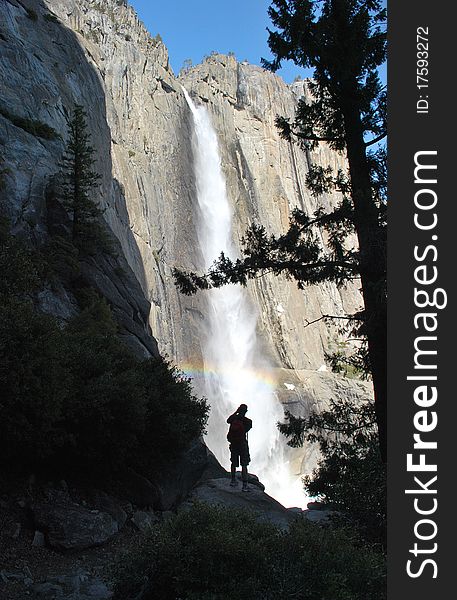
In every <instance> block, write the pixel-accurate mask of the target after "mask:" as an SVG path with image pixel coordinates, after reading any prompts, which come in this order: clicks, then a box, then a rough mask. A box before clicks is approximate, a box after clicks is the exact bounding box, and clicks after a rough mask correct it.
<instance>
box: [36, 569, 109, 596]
mask: <svg viewBox="0 0 457 600" xmlns="http://www.w3.org/2000/svg"><path fill="white" fill-rule="evenodd" d="M33 592H34V598H35V599H36V600H108V599H109V598H112V596H113V592H112V591H111V590H110V589H109V588H108V586H107V585H106V583H105V582H103V581H102V580H101V579H99V578H98V577H94V576H92V575H90V574H89V573H87V572H85V571H82V570H78V571H77V572H76V573H73V574H69V575H61V576H58V577H52V578H50V579H49V580H47V581H44V582H41V583H37V584H35V585H34V586H33Z"/></svg>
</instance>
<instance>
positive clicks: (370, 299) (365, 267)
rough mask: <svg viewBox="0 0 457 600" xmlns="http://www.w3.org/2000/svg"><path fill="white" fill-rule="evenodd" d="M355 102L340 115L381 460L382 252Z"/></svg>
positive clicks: (384, 361) (384, 340)
mask: <svg viewBox="0 0 457 600" xmlns="http://www.w3.org/2000/svg"><path fill="white" fill-rule="evenodd" d="M355 108H356V103H354V104H352V105H351V106H348V107H347V109H346V110H345V111H343V113H344V121H345V131H346V144H347V157H348V162H349V173H350V179H351V188H352V200H353V204H354V223H355V229H356V232H357V237H358V242H359V252H360V276H361V282H362V293H363V299H364V304H365V319H364V323H365V327H366V335H367V340H368V352H369V358H370V365H371V372H372V376H373V387H374V398H375V411H376V419H377V424H378V432H379V445H380V451H381V456H382V460H383V461H384V462H385V461H386V459H387V306H386V295H385V290H384V282H385V278H386V249H385V243H384V240H383V239H382V235H383V234H382V232H381V228H380V224H379V221H378V208H377V206H376V204H375V202H374V199H373V195H372V194H373V192H372V186H371V180H370V173H369V168H368V164H367V158H366V147H365V143H364V139H363V128H362V124H361V121H360V113H359V112H358V111H357V110H356V109H355Z"/></svg>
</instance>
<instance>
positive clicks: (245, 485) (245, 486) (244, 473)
mask: <svg viewBox="0 0 457 600" xmlns="http://www.w3.org/2000/svg"><path fill="white" fill-rule="evenodd" d="M241 479H242V480H243V491H247V489H248V467H247V465H241Z"/></svg>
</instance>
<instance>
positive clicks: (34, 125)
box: [0, 107, 60, 140]
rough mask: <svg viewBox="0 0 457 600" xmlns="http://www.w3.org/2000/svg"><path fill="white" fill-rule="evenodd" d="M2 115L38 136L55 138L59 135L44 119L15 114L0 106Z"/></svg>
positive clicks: (47, 138)
mask: <svg viewBox="0 0 457 600" xmlns="http://www.w3.org/2000/svg"><path fill="white" fill-rule="evenodd" d="M0 115H2V116H4V117H5V119H8V120H9V121H11V123H13V125H15V126H16V127H19V128H20V129H23V130H24V131H26V132H27V133H30V134H32V135H34V136H36V137H39V138H42V139H44V140H55V139H57V138H58V137H60V136H59V134H58V133H57V131H56V130H55V129H53V128H52V127H50V126H49V125H47V124H46V123H43V122H42V121H37V120H36V119H27V118H26V117H20V116H19V115H15V114H13V113H10V112H9V111H8V110H6V109H5V108H1V107H0Z"/></svg>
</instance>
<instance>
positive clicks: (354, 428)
mask: <svg viewBox="0 0 457 600" xmlns="http://www.w3.org/2000/svg"><path fill="white" fill-rule="evenodd" d="M279 429H280V431H281V432H282V433H284V434H285V435H287V436H288V437H289V438H290V439H289V442H288V444H289V445H290V446H292V447H298V446H301V445H302V444H303V442H304V440H305V439H307V440H308V441H310V442H314V443H315V442H317V443H318V444H319V446H320V450H321V454H322V458H321V460H320V462H319V464H318V466H317V468H316V469H315V470H314V472H313V474H312V475H311V476H307V477H305V478H304V483H305V489H306V491H307V492H308V494H310V495H311V496H318V497H319V498H320V499H321V500H323V501H324V502H325V503H327V504H329V505H331V506H332V507H333V508H335V509H336V510H338V511H339V512H340V513H341V518H342V519H344V520H345V521H346V522H349V523H351V525H352V526H354V527H356V528H357V530H358V531H359V533H360V534H361V535H362V536H363V537H364V538H365V539H367V540H369V541H371V542H376V543H379V544H381V545H382V546H383V547H385V542H386V512H387V506H386V504H387V498H386V467H385V464H384V463H383V462H382V460H381V455H380V452H379V444H378V438H377V431H376V425H375V415H374V406H373V403H372V402H364V403H357V404H356V403H354V402H353V401H351V400H348V399H340V400H338V401H335V400H333V401H331V403H330V407H329V409H328V410H326V411H323V412H322V413H321V414H318V415H311V416H310V417H309V418H307V419H303V418H297V417H294V416H293V415H291V414H290V413H288V412H286V422H285V423H282V424H280V425H279Z"/></svg>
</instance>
